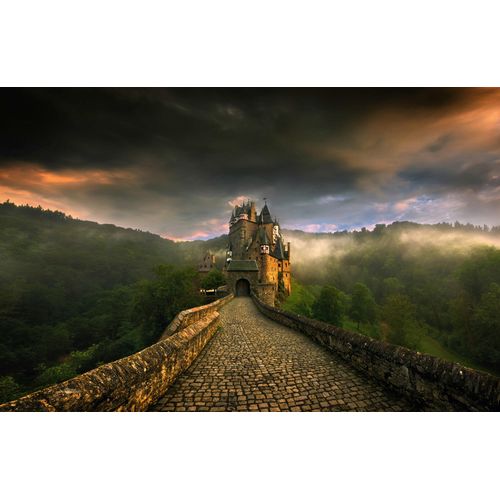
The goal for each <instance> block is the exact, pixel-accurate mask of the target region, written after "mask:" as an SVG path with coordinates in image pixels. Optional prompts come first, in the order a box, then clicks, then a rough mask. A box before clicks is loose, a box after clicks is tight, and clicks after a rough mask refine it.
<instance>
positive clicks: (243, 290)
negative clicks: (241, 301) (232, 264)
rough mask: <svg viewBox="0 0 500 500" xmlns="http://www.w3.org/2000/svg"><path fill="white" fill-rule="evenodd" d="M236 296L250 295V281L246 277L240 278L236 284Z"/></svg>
mask: <svg viewBox="0 0 500 500" xmlns="http://www.w3.org/2000/svg"><path fill="white" fill-rule="evenodd" d="M235 291H236V297H248V296H249V295H250V283H249V282H248V280H246V279H245V278H240V279H239V280H238V281H237V282H236V286H235Z"/></svg>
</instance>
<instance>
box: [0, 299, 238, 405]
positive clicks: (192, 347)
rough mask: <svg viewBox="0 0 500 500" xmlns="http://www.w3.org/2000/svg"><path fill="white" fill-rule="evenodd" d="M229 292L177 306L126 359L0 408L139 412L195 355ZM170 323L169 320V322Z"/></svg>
mask: <svg viewBox="0 0 500 500" xmlns="http://www.w3.org/2000/svg"><path fill="white" fill-rule="evenodd" d="M232 298H233V296H232V295H229V296H227V297H224V298H222V299H220V300H217V301H215V302H212V303H211V304H208V305H206V306H202V307H196V308H194V309H189V310H186V311H182V313H180V314H178V315H177V316H176V318H175V319H174V321H173V322H172V323H171V324H170V325H169V327H168V328H167V330H168V329H169V328H170V327H171V328H170V330H169V332H171V333H170V335H169V336H168V337H167V338H164V339H163V338H162V340H160V341H159V342H157V343H156V344H153V345H152V346H150V347H147V348H146V349H144V350H142V351H140V352H138V353H136V354H133V355H131V356H128V357H126V358H122V359H119V360H117V361H113V362H111V363H107V364H105V365H102V366H100V367H98V368H95V369H94V370H91V371H89V372H87V373H84V374H82V375H79V376H77V377H74V378H72V379H70V380H67V381H65V382H62V383H60V384H57V385H53V386H51V387H47V388H45V389H42V390H40V391H37V392H34V393H32V394H28V395H27V396H24V397H22V398H20V399H17V400H15V401H11V402H9V403H4V404H3V405H0V411H144V410H147V409H148V407H149V406H150V405H152V404H153V403H154V402H156V401H157V400H158V399H159V398H160V397H161V396H162V395H163V394H164V393H165V392H166V391H167V389H168V388H169V387H170V386H171V385H172V384H173V382H174V381H175V379H176V378H177V377H178V376H179V375H180V374H181V373H182V372H183V371H185V370H186V369H187V368H189V366H190V365H191V363H192V362H193V361H194V360H195V359H196V357H197V356H198V355H199V354H200V352H201V351H202V350H203V348H204V347H205V345H206V344H207V342H208V341H209V340H210V339H211V338H212V336H213V335H214V333H215V332H216V330H217V328H218V326H219V313H218V312H217V310H218V309H219V308H220V307H222V306H223V305H224V304H225V303H227V302H228V301H230V300H231V299H232ZM174 322H175V325H173V323H174Z"/></svg>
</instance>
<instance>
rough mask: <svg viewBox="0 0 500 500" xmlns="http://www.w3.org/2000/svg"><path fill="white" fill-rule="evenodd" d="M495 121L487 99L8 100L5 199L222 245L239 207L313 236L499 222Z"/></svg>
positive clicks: (322, 93) (266, 92) (307, 92)
mask: <svg viewBox="0 0 500 500" xmlns="http://www.w3.org/2000/svg"><path fill="white" fill-rule="evenodd" d="M499 109H500V104H499V98H498V92H497V91H496V90H490V89H479V90H475V89H14V90H9V89H3V90H2V91H0V110H1V115H2V117H3V120H2V125H1V127H2V130H1V135H0V165H1V167H0V187H1V188H2V195H3V196H4V197H10V198H11V199H12V200H14V201H21V202H33V203H41V204H42V205H46V206H50V207H51V208H59V209H64V210H66V211H68V212H70V213H74V214H76V215H77V216H82V217H89V218H95V219H97V220H102V221H107V222H115V223H117V224H120V225H127V226H134V227H141V228H145V229H149V230H152V231H155V232H160V233H162V234H166V235H169V236H174V237H191V236H202V237H203V236H209V235H212V234H218V233H220V232H223V231H224V230H225V227H224V224H225V222H226V219H227V215H228V211H229V210H230V205H229V203H228V202H229V201H230V200H233V199H235V198H237V197H239V196H253V197H257V198H262V197H263V196H267V197H268V198H270V200H271V204H272V207H273V208H274V209H275V212H276V214H277V215H279V216H281V220H282V222H283V224H284V225H288V226H292V227H308V228H316V229H318V230H325V229H326V230H328V229H332V228H334V227H335V226H337V227H353V226H359V225H364V224H372V223H375V222H377V221H381V220H384V221H385V220H389V219H398V218H401V217H403V216H405V215H413V216H414V217H415V218H417V219H420V220H424V219H425V218H426V217H428V219H429V220H430V219H435V218H438V217H439V213H437V212H438V211H439V210H441V211H442V213H443V214H445V212H446V214H445V215H446V216H447V217H452V216H458V217H459V218H461V219H462V220H465V219H467V220H473V221H474V220H475V218H482V219H488V220H484V222H488V223H492V222H493V221H492V216H491V215H490V216H489V217H488V213H485V211H484V210H490V209H491V203H492V201H493V203H495V200H496V199H497V194H498V193H497V192H496V191H495V189H496V188H497V187H498V183H497V181H496V179H498V166H499V164H498V161H497V160H498V158H499V156H498V152H499V149H500V147H499V145H500V142H499V137H500V131H499V129H498V119H499V114H498V113H499ZM495 120H497V122H495ZM495 127H496V128H495ZM495 176H496V177H495ZM468 189H469V191H470V190H473V191H474V192H475V193H476V194H477V196H476V197H475V198H471V195H470V193H468V192H467V191H468ZM464 193H465V194H464ZM481 197H483V198H484V200H483V201H484V203H482V202H481ZM429 199H430V200H435V203H434V204H433V203H429ZM436 207H437V208H436ZM468 207H473V211H468ZM482 207H484V210H483V208H482ZM445 208H446V210H445ZM447 210H448V211H447ZM450 211H451V212H450ZM448 212H449V213H448ZM469 212H470V213H469ZM443 218H444V217H443Z"/></svg>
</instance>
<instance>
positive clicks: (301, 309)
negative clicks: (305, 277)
mask: <svg viewBox="0 0 500 500" xmlns="http://www.w3.org/2000/svg"><path fill="white" fill-rule="evenodd" d="M311 288H312V287H311V286H306V285H302V284H300V283H299V282H298V281H296V280H295V279H294V278H292V293H291V294H290V296H289V297H287V299H286V300H285V301H284V302H283V303H282V304H281V308H282V309H284V310H285V311H290V312H294V313H296V314H301V315H302V316H307V317H312V305H313V303H314V301H315V300H316V296H315V295H314V293H313V291H312V290H311Z"/></svg>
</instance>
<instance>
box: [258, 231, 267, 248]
mask: <svg viewBox="0 0 500 500" xmlns="http://www.w3.org/2000/svg"><path fill="white" fill-rule="evenodd" d="M258 239H259V241H260V244H261V245H269V239H268V237H267V231H266V230H265V228H263V227H260V228H259V234H258Z"/></svg>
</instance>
